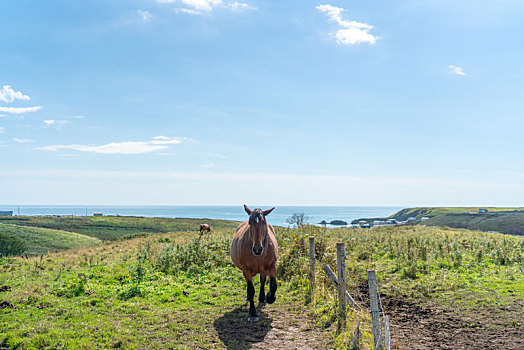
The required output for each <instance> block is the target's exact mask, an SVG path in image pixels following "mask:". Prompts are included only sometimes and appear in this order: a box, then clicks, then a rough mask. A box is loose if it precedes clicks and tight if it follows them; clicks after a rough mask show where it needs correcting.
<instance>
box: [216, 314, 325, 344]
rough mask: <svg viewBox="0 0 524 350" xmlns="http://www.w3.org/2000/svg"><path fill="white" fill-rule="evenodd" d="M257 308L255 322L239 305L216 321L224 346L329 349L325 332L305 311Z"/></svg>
mask: <svg viewBox="0 0 524 350" xmlns="http://www.w3.org/2000/svg"><path fill="white" fill-rule="evenodd" d="M257 309H258V317H259V321H258V322H247V310H246V309H245V308H242V307H238V308H236V309H234V310H232V311H230V312H226V313H225V314H224V315H223V316H222V317H220V318H218V319H217V320H216V321H215V323H214V326H215V330H216V331H217V333H218V336H219V338H220V340H221V341H222V342H223V343H224V345H225V346H226V348H227V349H229V350H247V349H264V350H268V349H277V350H278V349H300V350H306V349H308V350H309V349H327V348H329V342H330V340H329V337H328V335H327V334H326V333H325V332H322V331H320V330H318V329H317V328H315V327H314V326H313V324H312V322H311V321H310V320H309V319H308V317H307V316H306V315H305V314H304V312H303V311H304V310H299V309H298V308H292V307H288V308H286V307H284V306H277V307H273V306H269V307H264V308H260V307H258V308H257ZM301 311H302V312H301Z"/></svg>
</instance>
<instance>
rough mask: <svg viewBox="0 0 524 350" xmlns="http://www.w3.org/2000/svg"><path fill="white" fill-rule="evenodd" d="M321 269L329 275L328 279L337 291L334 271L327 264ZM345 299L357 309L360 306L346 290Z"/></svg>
mask: <svg viewBox="0 0 524 350" xmlns="http://www.w3.org/2000/svg"><path fill="white" fill-rule="evenodd" d="M322 270H324V272H325V273H326V275H327V276H328V277H329V279H330V280H331V282H332V283H333V285H334V286H335V288H337V291H338V279H337V276H336V275H335V273H334V272H333V270H331V267H329V266H328V265H324V267H323V268H322ZM346 299H347V301H348V302H350V303H351V304H352V305H354V306H355V307H356V308H357V309H359V310H360V306H358V304H357V303H356V302H355V299H353V297H352V296H351V295H350V294H349V292H348V291H347V290H346Z"/></svg>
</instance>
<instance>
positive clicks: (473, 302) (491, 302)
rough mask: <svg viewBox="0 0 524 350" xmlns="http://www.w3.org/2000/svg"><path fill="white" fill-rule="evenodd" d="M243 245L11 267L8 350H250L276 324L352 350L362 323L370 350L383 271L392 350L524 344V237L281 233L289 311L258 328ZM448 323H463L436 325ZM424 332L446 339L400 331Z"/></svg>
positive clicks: (282, 298)
mask: <svg viewBox="0 0 524 350" xmlns="http://www.w3.org/2000/svg"><path fill="white" fill-rule="evenodd" d="M233 232H234V229H222V230H216V231H215V232H214V233H213V234H212V235H211V236H207V237H205V238H203V239H202V240H201V241H198V240H197V239H195V238H196V237H197V234H196V233H185V234H183V235H181V234H180V233H177V232H174V233H168V234H159V235H154V236H148V237H142V238H135V239H131V240H125V241H118V242H114V243H112V244H107V245H104V246H100V247H94V248H90V249H86V250H81V251H78V252H62V253H57V254H51V255H49V256H48V257H47V258H46V259H45V260H44V263H43V264H42V266H40V267H39V268H35V264H33V263H32V262H31V261H29V262H27V261H24V260H22V259H19V258H15V259H0V285H9V286H10V287H11V290H9V291H7V292H0V301H2V300H3V301H5V302H7V303H8V304H4V305H8V306H7V307H5V308H3V309H1V310H0V315H1V316H0V348H1V347H7V348H9V349H14V348H85V349H88V348H111V347H113V348H119V347H120V348H127V349H139V348H153V349H154V348H158V349H166V348H177V349H195V348H205V349H224V348H229V349H249V348H250V347H251V346H252V345H253V343H257V342H261V341H263V340H264V336H265V335H266V334H267V332H270V330H271V329H272V328H273V326H274V325H275V324H277V323H278V322H282V321H285V319H286V317H289V316H288V315H297V314H298V315H300V317H298V318H295V319H294V321H293V323H292V324H288V325H287V326H286V327H287V328H289V327H295V328H297V327H301V324H304V323H307V320H309V319H310V320H313V321H315V322H316V324H317V327H319V328H317V327H313V328H312V327H310V326H308V327H306V329H308V330H307V332H311V333H308V334H309V338H308V339H310V342H311V344H321V345H318V346H317V345H315V346H313V345H312V346H313V348H319V349H320V348H322V349H325V348H337V349H346V348H347V343H348V341H349V340H350V334H351V333H352V330H353V329H354V327H355V325H356V323H357V322H359V321H360V322H361V329H362V330H363V332H364V337H363V344H362V346H361V349H370V348H371V344H372V340H371V336H370V319H369V314H368V312H367V310H366V309H365V305H366V304H367V303H368V301H367V299H366V295H365V289H366V288H364V287H363V286H365V275H366V270H367V269H370V268H373V269H375V270H376V271H377V276H378V285H379V288H380V292H381V294H382V303H383V304H384V308H385V311H386V313H388V314H390V316H391V317H392V326H393V335H394V343H393V348H397V349H399V348H400V349H402V348H403V347H402V346H403V345H404V348H405V347H406V344H408V345H409V346H412V348H417V344H418V343H417V339H413V338H406V337H414V336H417V335H423V336H424V339H423V340H422V341H423V342H425V343H424V345H425V346H426V347H424V346H421V347H420V348H439V346H441V345H442V343H436V344H429V345H428V343H427V342H428V341H433V340H432V339H436V341H441V340H440V339H439V337H440V338H443V339H444V340H442V341H447V342H456V341H458V342H460V343H461V344H463V345H464V346H465V348H483V347H485V344H487V340H486V338H485V337H486V336H491V335H493V338H490V339H491V340H489V344H490V347H492V348H505V349H517V348H518V347H519V346H521V345H524V344H523V343H522V338H521V334H522V331H523V330H524V328H523V327H524V312H523V310H524V270H523V269H524V264H523V262H524V257H523V251H524V238H522V237H516V236H507V235H500V234H488V233H483V232H473V231H464V230H454V229H442V228H437V227H421V226H410V227H394V228H380V229H375V230H360V229H327V230H323V229H321V228H318V227H313V226H305V227H303V228H300V229H283V228H277V239H278V242H279V246H280V258H279V266H278V275H279V276H278V277H279V281H280V287H279V290H278V292H277V296H278V298H277V301H276V303H275V304H273V305H271V306H266V307H265V308H263V309H261V310H260V316H261V320H260V322H259V323H256V324H248V323H247V320H246V316H247V311H246V310H245V309H241V308H239V305H240V304H241V303H242V302H243V301H244V300H245V283H244V281H243V278H242V274H241V272H240V271H239V270H238V269H236V268H235V267H234V266H233V265H232V263H231V261H230V258H229V254H228V251H229V246H230V243H231V237H232V235H233ZM310 235H313V236H315V237H316V239H317V247H316V249H317V251H316V258H317V261H318V263H317V265H316V266H317V271H316V281H317V288H316V290H315V293H313V295H312V296H310V297H308V292H307V285H308V279H307V275H308V274H307V269H308V268H307V266H308V264H307V253H306V251H305V249H304V246H303V245H302V243H301V240H300V238H301V237H307V236H310ZM337 241H342V242H345V243H346V247H347V262H346V266H347V268H348V273H349V275H348V285H349V289H350V291H351V293H352V294H353V295H354V296H355V298H356V299H357V300H359V302H360V304H361V305H362V308H363V310H362V311H361V312H355V311H353V310H352V309H351V311H350V312H349V314H348V319H347V322H348V327H347V328H346V329H345V330H343V331H341V332H339V331H337V327H336V318H337V306H336V293H335V291H334V289H333V287H332V285H331V282H330V281H328V280H327V278H326V277H325V275H324V274H323V273H322V271H321V267H322V265H323V264H329V265H330V266H331V267H332V268H333V269H335V266H336V264H335V249H334V248H335V242H337ZM257 284H258V283H255V287H256V288H257V291H258V286H257ZM306 301H309V303H308V304H307V305H306V304H305V303H306ZM398 305H414V306H413V310H414V311H413V313H412V314H405V313H400V312H398V309H396V307H397V306H398ZM427 308H431V311H425V310H428V309H427ZM442 315H453V318H452V319H451V321H449V320H446V322H444V323H438V322H437V321H438V319H437V320H436V319H434V318H432V317H441V316H442ZM421 317H422V318H424V317H425V318H424V319H422V321H421ZM428 318H429V319H428ZM406 322H408V323H409V322H412V323H409V324H407V325H406ZM421 324H422V325H436V326H437V328H438V330H437V331H435V333H432V334H425V333H424V330H423V329H422V330H419V331H414V328H407V329H405V330H403V329H400V328H399V327H401V326H402V327H404V326H405V327H417V326H420V325H421ZM424 328H427V329H428V330H430V331H431V330H432V328H431V327H429V326H427V327H426V326H425V327H424ZM437 333H438V334H439V336H438V337H437V336H436V334H437ZM313 334H315V336H313ZM462 334H465V335H466V337H464V339H462V338H461V336H462ZM493 339H494V340H493ZM450 346H451V347H449V348H453V346H452V345H450Z"/></svg>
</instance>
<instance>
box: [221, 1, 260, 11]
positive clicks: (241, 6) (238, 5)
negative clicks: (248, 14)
mask: <svg viewBox="0 0 524 350" xmlns="http://www.w3.org/2000/svg"><path fill="white" fill-rule="evenodd" d="M225 7H227V8H229V9H231V10H233V11H243V10H258V8H256V7H254V6H251V5H249V4H246V3H242V2H238V1H235V2H231V3H229V4H226V5H225Z"/></svg>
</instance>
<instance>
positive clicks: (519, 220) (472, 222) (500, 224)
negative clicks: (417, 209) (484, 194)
mask: <svg viewBox="0 0 524 350" xmlns="http://www.w3.org/2000/svg"><path fill="white" fill-rule="evenodd" d="M424 225H428V226H447V227H453V228H467V229H470V230H481V231H497V232H502V233H508V234H514V235H524V213H522V214H481V215H479V214H477V215H470V214H446V215H439V216H436V217H434V218H431V219H429V220H427V221H425V222H424Z"/></svg>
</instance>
